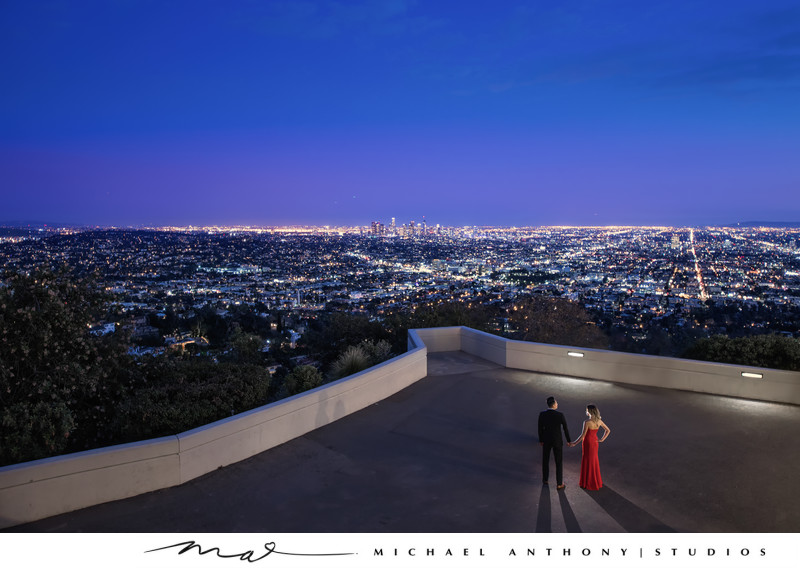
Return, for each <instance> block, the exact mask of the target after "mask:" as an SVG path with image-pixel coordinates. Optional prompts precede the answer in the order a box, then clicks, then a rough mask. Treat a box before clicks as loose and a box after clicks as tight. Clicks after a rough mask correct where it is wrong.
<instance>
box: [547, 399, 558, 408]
mask: <svg viewBox="0 0 800 571" xmlns="http://www.w3.org/2000/svg"><path fill="white" fill-rule="evenodd" d="M554 404H556V397H547V407H548V408H553V405H554Z"/></svg>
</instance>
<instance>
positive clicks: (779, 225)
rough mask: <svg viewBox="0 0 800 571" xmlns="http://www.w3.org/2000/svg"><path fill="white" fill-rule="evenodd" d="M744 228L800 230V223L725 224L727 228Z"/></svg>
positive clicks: (750, 222)
mask: <svg viewBox="0 0 800 571" xmlns="http://www.w3.org/2000/svg"><path fill="white" fill-rule="evenodd" d="M737 226H738V227H740V228H741V227H744V228H758V227H761V228H800V222H764V221H759V220H749V221H747V222H735V223H733V224H725V227H737Z"/></svg>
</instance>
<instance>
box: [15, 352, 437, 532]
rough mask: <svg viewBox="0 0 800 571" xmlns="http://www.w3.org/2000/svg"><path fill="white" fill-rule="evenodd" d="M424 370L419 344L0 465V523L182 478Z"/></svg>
mask: <svg viewBox="0 0 800 571" xmlns="http://www.w3.org/2000/svg"><path fill="white" fill-rule="evenodd" d="M409 343H411V341H410V340H409ZM427 374H428V365H427V351H426V349H425V347H424V346H423V345H421V344H420V345H419V346H417V347H415V348H412V349H411V350H409V352H407V353H404V354H403V355H401V356H399V357H395V358H394V359H391V360H389V361H386V362H385V363H381V364H380V365H376V366H375V367H371V368H370V369H367V370H365V371H362V372H360V373H357V374H355V375H351V376H349V377H347V378H345V379H341V380H339V381H336V382H334V383H330V384H327V385H324V386H322V387H319V388H317V389H314V390H312V391H308V392H305V393H302V394H300V395H296V396H294V397H291V398H288V399H284V400H282V401H279V402H276V403H272V404H269V405H266V406H263V407H260V408H257V409H254V410H251V411H248V412H245V413H242V414H238V415H236V416H232V417H230V418H227V419H224V420H220V421H218V422H215V423H212V424H208V425H206V426H202V427H200V428H197V429H194V430H189V431H187V432H183V433H181V434H178V435H175V436H169V437H164V438H158V439H154V440H146V441H142V442H135V443H132V444H122V445H119V446H111V447H108V448H99V449H97V450H90V451H87V452H79V453H76V454H68V455H64V456H56V457H54V458H46V459H43V460H36V461H33V462H25V463H22V464H15V465H12V466H6V467H4V468H0V528H3V527H10V526H13V525H18V524H21V523H25V522H29V521H35V520H38V519H42V518H45V517H50V516H53V515H57V514H61V513H66V512H69V511H73V510H76V509H80V508H84V507H88V506H92V505H96V504H101V503H105V502H109V501H113V500H119V499H123V498H128V497H131V496H135V495H138V494H143V493H145V492H152V491H154V490H159V489H162V488H168V487H171V486H175V485H178V484H182V483H184V482H187V481H189V480H191V479H193V478H197V477H198V476H202V475H203V474H206V473H208V472H211V471H213V470H216V469H217V468H219V467H221V466H227V465H228V464H232V463H234V462H239V461H240V460H244V459H246V458H249V457H250V456H253V455H255V454H259V453H260V452H263V451H265V450H268V449H270V448H272V447H274V446H277V445H279V444H283V443H284V442H287V441H289V440H291V439H293V438H296V437H298V436H302V435H303V434H306V433H307V432H310V431H312V430H314V429H316V428H319V427H320V426H324V425H325V424H328V423H330V422H333V421H335V420H338V419H340V418H342V417H344V416H346V415H348V414H350V413H353V412H356V411H357V410H360V409H362V408H364V407H367V406H369V405H371V404H374V403H376V402H379V401H381V400H383V399H385V398H386V397H388V396H391V395H393V394H394V393H396V392H398V391H400V390H402V389H404V388H405V387H407V386H409V385H411V384H413V383H415V382H416V381H418V380H420V379H422V378H423V377H425V376H426V375H427Z"/></svg>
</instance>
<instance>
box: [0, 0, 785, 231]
mask: <svg viewBox="0 0 800 571" xmlns="http://www.w3.org/2000/svg"><path fill="white" fill-rule="evenodd" d="M6 15H7V17H5V18H4V19H3V21H2V23H0V53H2V55H3V57H2V58H1V59H0V77H3V78H4V84H5V85H7V86H9V87H8V88H7V89H5V90H4V91H3V93H2V94H0V103H2V105H0V178H2V180H3V181H4V183H3V188H2V189H0V196H1V197H2V214H0V220H2V221H13V220H18V221H32V220H37V221H47V222H51V223H57V224H76V225H88V226H120V227H125V226H172V225H175V226H188V225H194V226H209V225H253V226H282V225H309V226H313V225H317V226H321V225H349V226H353V225H368V224H369V222H370V221H372V220H380V221H383V222H384V223H385V224H388V221H389V219H390V217H392V216H394V217H396V219H397V221H398V223H400V222H401V221H402V222H403V223H406V222H408V221H410V220H415V221H417V223H419V222H421V220H422V217H423V216H425V218H426V220H427V221H428V222H429V223H431V224H437V223H438V224H442V225H444V226H461V225H486V226H550V225H553V226H556V225H571V226H609V225H630V226H685V227H688V226H695V227H698V226H719V225H726V224H734V223H737V222H744V221H751V220H758V221H771V222H793V221H797V220H800V201H798V200H797V198H796V195H797V188H798V184H800V166H798V165H797V164H796V163H797V161H796V160H795V157H796V156H797V153H798V151H800V136H799V135H798V133H800V110H798V108H797V105H796V103H795V102H796V100H797V95H798V93H797V92H798V87H800V81H799V80H800V67H798V65H797V62H798V57H800V56H799V55H798V51H799V50H800V40H798V36H797V34H796V31H795V30H796V29H797V23H798V22H800V9H798V8H797V6H796V5H795V4H794V3H792V2H782V1H776V2H770V3H769V4H768V5H759V6H756V5H754V4H753V3H751V2H743V1H742V2H739V1H737V2H707V3H703V5H702V6H698V5H697V4H696V3H692V2H671V3H655V4H652V5H647V6H643V5H641V3H636V2H628V1H614V2H610V3H603V4H602V5H598V4H595V3H590V2H578V3H570V5H569V6H562V5H556V4H553V3H549V2H525V3H522V2H520V3H512V2H509V3H503V4H502V5H500V6H499V7H498V6H493V7H492V9H491V10H489V9H488V8H487V6H486V5H485V4H484V3H479V2H459V3H453V2H442V3H436V4H435V5H431V4H428V3H422V2H404V1H392V2H316V1H315V2H269V3H250V2H230V3H224V4H222V3H216V2H200V3H191V4H190V3H186V2H176V3H172V4H170V5H163V4H162V3H156V2H149V1H141V2H132V3H118V4H113V5H112V4H108V3H105V2H92V1H90V2H81V3H65V4H38V3H35V4H32V3H24V2H17V1H11V2H8V3H6Z"/></svg>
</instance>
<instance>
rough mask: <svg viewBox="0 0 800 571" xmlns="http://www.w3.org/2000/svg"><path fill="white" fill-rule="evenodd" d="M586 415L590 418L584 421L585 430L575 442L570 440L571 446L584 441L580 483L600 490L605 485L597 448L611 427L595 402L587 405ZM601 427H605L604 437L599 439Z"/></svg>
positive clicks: (606, 436) (582, 485) (584, 486)
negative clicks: (604, 419)
mask: <svg viewBox="0 0 800 571" xmlns="http://www.w3.org/2000/svg"><path fill="white" fill-rule="evenodd" d="M586 416H588V417H589V418H588V419H587V420H585V421H584V423H583V432H581V435H580V437H579V438H578V439H577V440H576V441H575V442H570V443H569V446H575V445H577V444H578V442H583V446H582V448H581V478H580V481H579V483H578V485H579V486H580V487H581V488H584V489H586V490H599V489H600V488H602V487H603V479H602V478H601V477H600V459H599V458H598V456H597V449H598V444H599V443H600V442H603V441H604V440H605V439H606V438H608V435H609V434H611V429H610V428H609V427H608V426H606V423H605V422H603V421H602V420H601V419H600V411H599V410H597V407H596V406H594V405H593V404H590V405H587V406H586ZM601 427H602V428H603V437H602V438H600V439H599V440H598V438H597V432H598V430H600V428H601Z"/></svg>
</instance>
